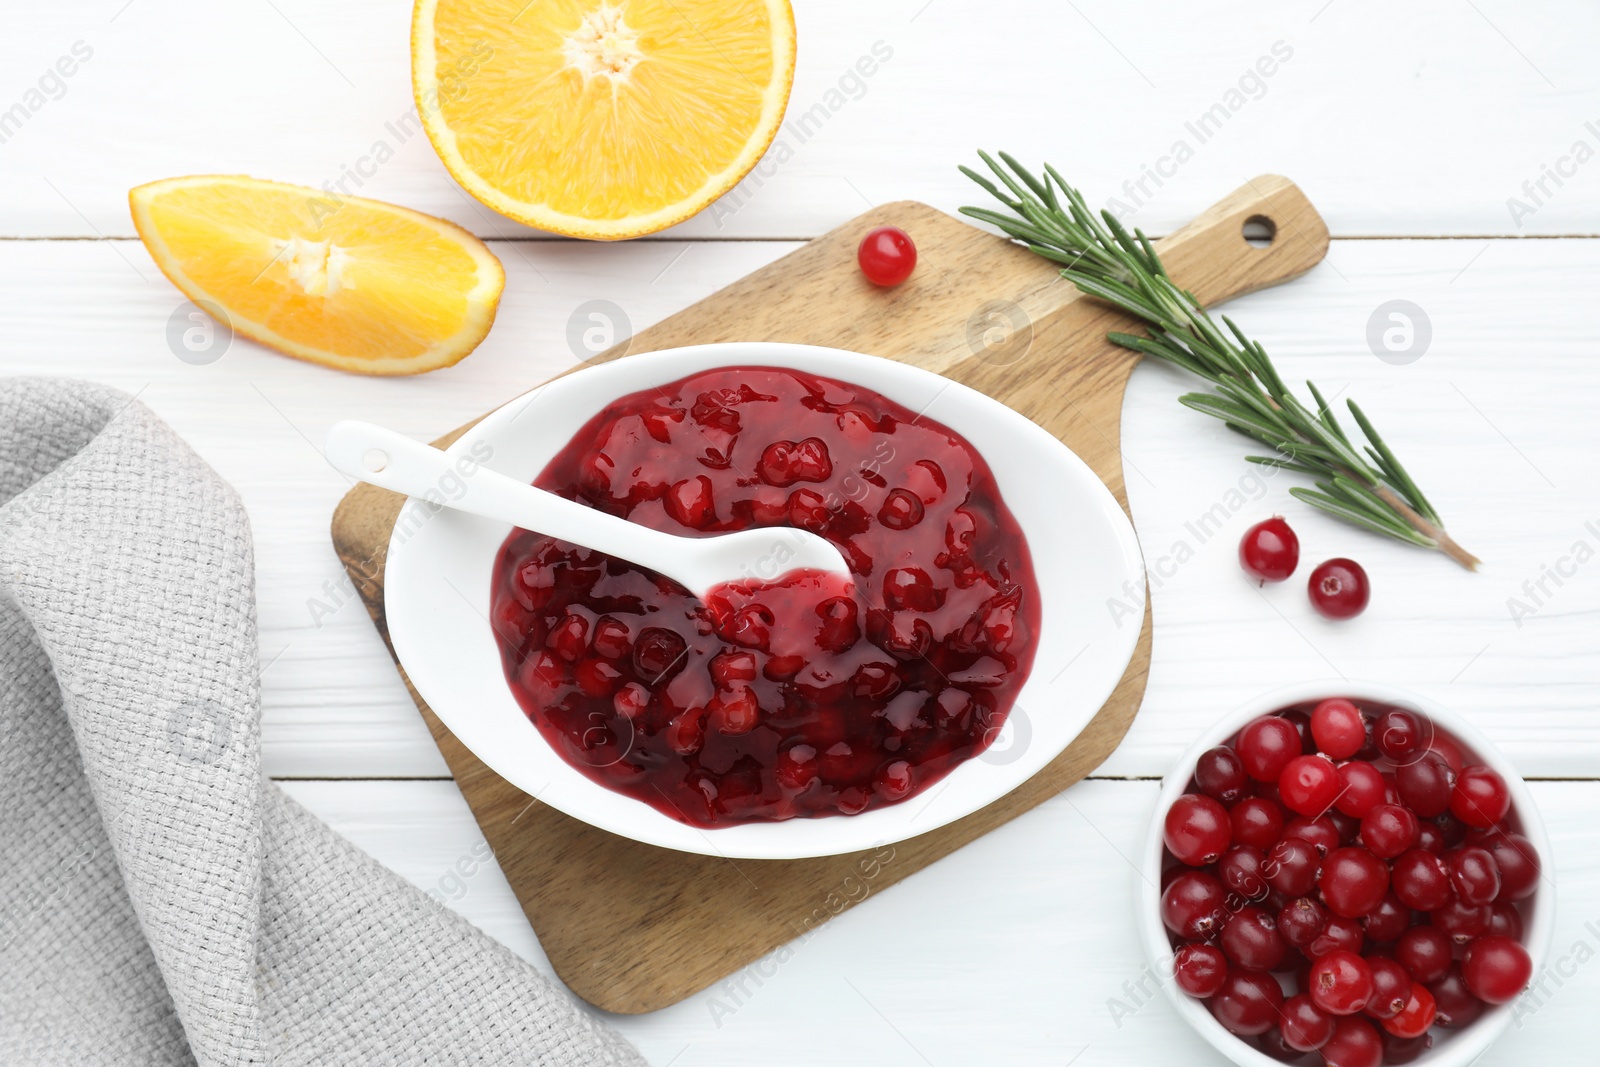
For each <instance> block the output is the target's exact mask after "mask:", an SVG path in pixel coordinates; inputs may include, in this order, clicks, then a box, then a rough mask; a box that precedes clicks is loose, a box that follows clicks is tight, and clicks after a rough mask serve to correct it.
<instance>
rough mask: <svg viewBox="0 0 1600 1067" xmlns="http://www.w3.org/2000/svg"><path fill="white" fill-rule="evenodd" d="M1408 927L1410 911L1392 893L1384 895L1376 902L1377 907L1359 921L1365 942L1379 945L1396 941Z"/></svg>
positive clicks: (1409, 924)
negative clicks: (1363, 931) (1364, 932)
mask: <svg viewBox="0 0 1600 1067" xmlns="http://www.w3.org/2000/svg"><path fill="white" fill-rule="evenodd" d="M1410 927H1411V909H1410V908H1408V907H1406V906H1405V905H1404V904H1402V903H1400V898H1399V897H1397V896H1395V895H1394V894H1393V893H1392V892H1390V893H1385V894H1384V895H1383V899H1382V900H1380V901H1378V906H1377V907H1375V908H1373V909H1372V910H1371V911H1369V912H1367V914H1366V916H1365V917H1364V918H1362V920H1361V928H1362V929H1363V930H1365V931H1366V932H1367V940H1368V941H1374V942H1376V943H1378V944H1380V945H1382V944H1387V943H1388V942H1390V941H1398V940H1399V939H1400V936H1401V935H1402V934H1404V933H1405V932H1406V930H1408V929H1409V928H1410Z"/></svg>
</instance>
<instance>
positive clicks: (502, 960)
mask: <svg viewBox="0 0 1600 1067" xmlns="http://www.w3.org/2000/svg"><path fill="white" fill-rule="evenodd" d="M259 689H260V679H259V664H258V659H257V647H256V625H255V599H254V575H253V566H252V560H251V546H250V532H249V527H248V524H247V522H246V519H245V514H244V509H243V507H242V506H241V505H240V502H239V500H238V498H237V496H235V494H234V493H233V491H232V489H231V488H229V486H228V485H227V484H226V483H224V482H223V481H222V480H221V479H220V478H219V477H218V476H217V475H216V474H215V473H214V472H213V471H212V470H211V469H210V468H209V467H207V466H206V465H205V463H203V462H202V461H201V460H200V459H199V457H197V456H196V455H195V454H194V453H193V452H191V451H190V450H189V449H188V448H187V447H186V446H185V445H184V444H183V442H181V441H180V440H178V438H177V437H176V436H175V435H174V434H173V433H172V432H171V431H170V430H169V429H168V428H167V427H166V426H165V425H164V424H163V423H162V422H161V421H160V420H159V419H157V418H156V417H155V416H154V415H153V414H151V412H150V411H149V410H148V409H146V408H145V407H144V406H143V405H141V404H139V403H138V402H137V401H136V400H133V399H132V398H130V397H128V396H127V395H125V394H123V393H120V392H118V391H117V390H114V389H110V388H107V387H103V386H96V385H91V384H87V383H82V382H68V381H57V380H44V379H10V380H0V1063H3V1064H6V1065H8V1067H32V1065H40V1067H46V1065H47V1067H61V1065H64V1064H73V1065H75V1067H78V1065H81V1067H93V1065H99V1064H117V1065H120V1067H130V1065H131V1067H139V1065H145V1064H163V1065H164V1064H186V1063H200V1064H207V1065H209V1064H229V1065H231V1064H272V1065H274V1067H298V1065H302V1064H304V1065H308V1067H309V1065H330V1064H364V1065H389V1064H394V1065H411V1064H495V1065H497V1067H498V1065H511V1064H551V1065H562V1067H566V1065H573V1067H578V1065H582V1067H590V1065H594V1067H600V1065H613V1067H623V1065H635V1064H642V1063H643V1061H642V1060H641V1059H640V1058H639V1056H638V1054H637V1053H636V1052H635V1051H634V1050H633V1049H632V1047H631V1046H629V1045H628V1044H627V1043H626V1042H625V1041H623V1040H622V1039H621V1038H619V1037H617V1036H616V1035H615V1034H613V1033H612V1032H611V1031H609V1030H608V1029H607V1028H606V1027H605V1026H604V1025H603V1024H601V1023H599V1022H597V1021H596V1020H595V1019H593V1018H592V1017H591V1016H590V1015H588V1014H587V1013H586V1012H585V1011H584V1010H582V1009H581V1008H579V1007H578V1006H577V1005H576V1004H575V1002H574V1001H573V1000H572V999H571V998H570V997H569V996H568V995H567V994H566V993H565V992H564V991H563V990H560V989H559V988H557V987H555V986H553V985H552V984H551V983H550V982H549V981H547V980H546V979H545V978H543V977H542V976H541V975H540V974H538V973H537V972H536V971H535V970H534V969H533V968H532V967H531V966H529V965H528V964H527V963H525V962H524V961H522V960H521V959H519V958H518V957H516V956H515V955H514V954H513V953H511V952H510V951H509V950H508V949H506V948H505V947H504V946H502V945H500V944H499V943H498V942H496V941H494V940H493V939H492V938H489V937H488V936H486V935H484V934H483V933H482V932H480V931H478V930H477V929H476V928H474V927H473V926H471V925H470V924H469V923H467V922H466V921H464V920H462V919H461V918H459V917H457V916H456V915H454V914H453V913H451V912H450V911H449V910H447V909H446V908H444V907H443V906H441V905H439V904H438V903H436V902H435V901H433V900H431V899H430V898H429V897H428V896H427V895H426V894H424V893H422V892H421V891H419V890H417V889H416V888H414V887H412V886H411V885H409V884H408V883H406V882H405V881H403V880H402V879H401V878H399V877H398V876H396V875H395V874H393V873H392V872H390V871H388V870H386V869H385V868H383V867H382V866H380V865H379V864H377V863H376V862H374V861H373V860H372V859H371V858H369V857H367V856H366V855H364V854H363V853H361V852H360V851H358V850H357V849H355V848H354V847H353V846H352V845H350V844H349V843H348V842H346V841H345V840H344V839H343V838H341V837H339V836H338V835H337V834H335V833H334V832H333V831H332V830H330V829H328V827H326V826H325V825H323V824H322V823H321V822H320V821H318V820H317V819H316V818H314V817H313V816H312V815H310V814H309V813H308V812H306V811H305V810H304V809H303V808H301V807H299V806H298V805H296V804H295V803H294V802H293V801H292V800H290V799H289V798H288V797H287V796H285V795H284V794H283V793H282V792H281V791H280V790H279V789H278V788H277V787H276V786H274V785H273V784H272V783H271V782H270V781H267V780H266V779H264V778H263V777H262V775H261V769H260V745H259V740H260V720H259V714H258V695H259Z"/></svg>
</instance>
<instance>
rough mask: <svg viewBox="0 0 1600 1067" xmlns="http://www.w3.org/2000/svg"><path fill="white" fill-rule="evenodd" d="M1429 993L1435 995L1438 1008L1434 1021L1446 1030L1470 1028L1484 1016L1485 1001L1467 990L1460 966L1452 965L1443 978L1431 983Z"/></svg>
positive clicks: (1434, 999)
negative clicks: (1479, 1017)
mask: <svg viewBox="0 0 1600 1067" xmlns="http://www.w3.org/2000/svg"><path fill="white" fill-rule="evenodd" d="M1428 992H1429V993H1432V994H1433V1002H1434V1006H1435V1008H1436V1013H1435V1015H1434V1017H1433V1021H1434V1022H1435V1023H1436V1024H1437V1025H1439V1026H1443V1027H1445V1028H1446V1029H1450V1030H1459V1029H1460V1028H1461V1027H1463V1026H1469V1025H1471V1024H1472V1022H1473V1021H1474V1020H1476V1019H1477V1018H1478V1016H1480V1015H1482V1014H1483V1001H1481V1000H1479V999H1478V997H1477V996H1476V994H1474V993H1473V992H1472V990H1470V989H1468V988H1467V983H1466V979H1464V978H1463V977H1462V976H1461V966H1460V964H1451V966H1450V969H1449V970H1448V971H1446V972H1445V975H1444V977H1443V978H1440V979H1438V980H1437V981H1433V982H1429V983H1428Z"/></svg>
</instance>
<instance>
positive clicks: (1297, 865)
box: [1261, 837, 1322, 897]
mask: <svg viewBox="0 0 1600 1067" xmlns="http://www.w3.org/2000/svg"><path fill="white" fill-rule="evenodd" d="M1321 863H1322V857H1321V856H1319V855H1317V850H1316V849H1315V848H1314V847H1312V846H1311V845H1310V844H1308V843H1307V842H1306V841H1303V840H1302V839H1300V838H1298V837H1285V838H1284V839H1283V840H1281V841H1279V842H1278V843H1277V844H1275V845H1273V846H1272V849H1271V851H1269V852H1268V853H1267V858H1266V861H1265V862H1264V863H1262V865H1261V876H1262V877H1263V878H1265V879H1266V880H1267V884H1268V885H1270V886H1271V887H1272V888H1274V889H1276V890H1278V891H1279V892H1282V893H1287V894H1288V895H1289V896H1291V897H1303V896H1305V895H1306V894H1307V893H1309V892H1311V890H1312V887H1314V886H1315V885H1316V884H1317V872H1318V869H1319V868H1320V866H1321Z"/></svg>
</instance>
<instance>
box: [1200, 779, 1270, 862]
mask: <svg viewBox="0 0 1600 1067" xmlns="http://www.w3.org/2000/svg"><path fill="white" fill-rule="evenodd" d="M1202 788H1203V787H1202ZM1228 822H1229V823H1230V824H1231V825H1232V827H1233V840H1235V841H1237V842H1238V843H1239V844H1241V845H1253V846H1255V847H1256V848H1259V849H1269V848H1271V847H1272V846H1273V845H1275V844H1276V843H1277V841H1278V838H1279V836H1280V835H1281V834H1282V833H1283V812H1282V811H1280V810H1279V808H1278V805H1276V804H1274V803H1273V802H1272V801H1270V800H1266V799H1263V798H1262V797H1245V798H1244V799H1243V800H1241V801H1239V802H1238V803H1237V804H1235V805H1234V806H1233V807H1232V808H1230V809H1229V810H1228Z"/></svg>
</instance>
